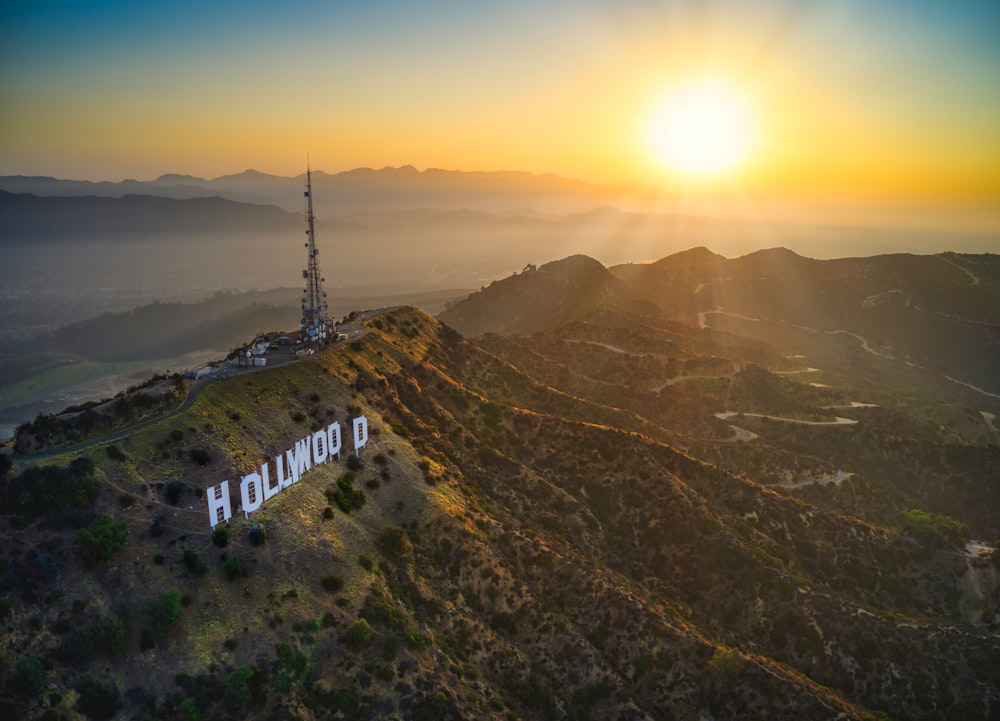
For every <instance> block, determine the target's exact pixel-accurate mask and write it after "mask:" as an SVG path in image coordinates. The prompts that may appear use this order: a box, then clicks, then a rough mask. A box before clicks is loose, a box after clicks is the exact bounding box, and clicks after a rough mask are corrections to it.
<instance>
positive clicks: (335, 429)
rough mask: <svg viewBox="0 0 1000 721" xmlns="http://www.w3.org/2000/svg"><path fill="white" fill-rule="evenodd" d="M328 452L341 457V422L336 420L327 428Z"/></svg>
mask: <svg viewBox="0 0 1000 721" xmlns="http://www.w3.org/2000/svg"><path fill="white" fill-rule="evenodd" d="M326 440H327V449H326V450H327V453H328V454H329V455H330V456H337V457H338V458H339V457H340V422H339V421H334V422H333V423H331V424H330V425H329V426H327V429H326Z"/></svg>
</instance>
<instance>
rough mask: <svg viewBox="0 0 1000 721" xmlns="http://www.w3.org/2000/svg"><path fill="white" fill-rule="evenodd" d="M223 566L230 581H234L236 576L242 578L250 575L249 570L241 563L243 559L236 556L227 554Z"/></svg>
mask: <svg viewBox="0 0 1000 721" xmlns="http://www.w3.org/2000/svg"><path fill="white" fill-rule="evenodd" d="M223 568H224V570H225V572H226V578H228V579H229V580H230V581H235V580H236V579H237V578H244V577H246V576H249V575H250V572H249V571H248V570H247V567H246V566H245V565H244V564H243V561H242V560H240V559H239V558H237V557H236V556H229V557H228V558H226V562H225V564H224V565H223Z"/></svg>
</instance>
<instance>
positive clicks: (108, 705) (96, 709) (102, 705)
mask: <svg viewBox="0 0 1000 721" xmlns="http://www.w3.org/2000/svg"><path fill="white" fill-rule="evenodd" d="M74 688H75V689H76V692H77V694H79V697H78V698H77V701H76V708H77V710H78V711H80V712H82V713H84V714H85V715H87V716H89V717H90V718H92V719H96V720H97V721H105V719H110V718H113V717H114V715H115V714H116V713H118V709H120V708H121V705H122V702H121V692H120V691H119V690H118V686H117V685H116V684H115V682H114V681H113V680H111V679H110V678H105V679H101V680H97V679H92V678H83V679H80V680H79V681H77V683H76V685H75V686H74Z"/></svg>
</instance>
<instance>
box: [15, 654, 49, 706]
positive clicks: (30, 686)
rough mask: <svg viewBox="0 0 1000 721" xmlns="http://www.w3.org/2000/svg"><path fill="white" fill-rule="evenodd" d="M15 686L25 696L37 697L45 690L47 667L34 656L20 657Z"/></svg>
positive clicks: (17, 662) (16, 668) (16, 665)
mask: <svg viewBox="0 0 1000 721" xmlns="http://www.w3.org/2000/svg"><path fill="white" fill-rule="evenodd" d="M13 685H14V688H15V689H17V691H18V692H20V693H21V694H22V695H24V696H37V695H38V694H40V693H41V692H42V691H44V690H45V666H44V665H43V664H42V662H41V661H39V660H38V659H37V658H35V657H34V656H18V657H17V661H15V662H14V678H13Z"/></svg>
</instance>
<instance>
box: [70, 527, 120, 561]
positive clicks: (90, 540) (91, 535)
mask: <svg viewBox="0 0 1000 721" xmlns="http://www.w3.org/2000/svg"><path fill="white" fill-rule="evenodd" d="M76 544H77V549H78V550H79V552H80V558H81V559H82V560H83V562H84V564H86V565H87V566H88V567H90V568H93V567H94V566H97V565H98V564H100V563H103V562H104V561H107V560H109V559H110V558H111V557H112V556H114V555H115V554H116V553H118V551H120V550H121V549H122V547H123V546H124V545H125V524H124V523H116V522H115V519H114V518H112V517H111V516H100V517H98V518H97V520H96V521H94V523H93V525H92V526H91V527H90V528H81V529H80V530H79V531H78V532H77V534H76Z"/></svg>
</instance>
